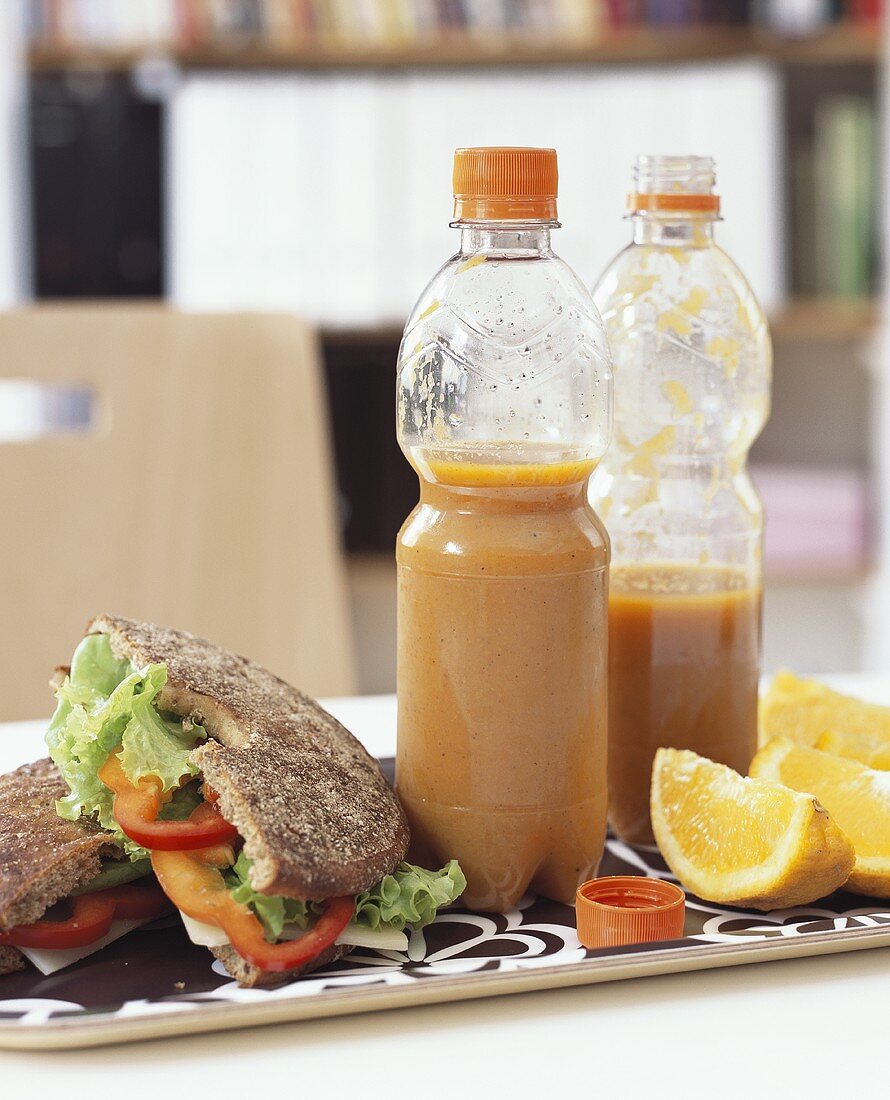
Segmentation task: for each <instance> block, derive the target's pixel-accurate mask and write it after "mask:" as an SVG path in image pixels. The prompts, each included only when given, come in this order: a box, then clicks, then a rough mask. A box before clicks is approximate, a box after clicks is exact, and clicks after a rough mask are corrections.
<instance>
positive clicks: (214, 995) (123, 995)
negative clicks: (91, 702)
mask: <svg viewBox="0 0 890 1100" xmlns="http://www.w3.org/2000/svg"><path fill="white" fill-rule="evenodd" d="M600 872H601V873H602V874H646V875H650V876H657V877H672V876H671V875H670V872H669V871H668V870H667V868H666V866H665V864H664V862H663V861H662V859H661V857H660V855H659V854H658V852H657V850H656V849H654V848H631V847H629V846H628V845H626V844H623V843H622V842H620V841H618V840H615V839H610V840H609V841H608V844H607V850H606V854H605V856H604V859H603V864H602V866H601V868H600ZM878 927H885V928H890V905H888V904H887V903H885V902H880V901H873V902H872V901H870V899H864V898H859V897H854V896H852V895H848V894H843V893H838V894H834V895H832V897H830V898H827V899H825V900H823V901H822V902H819V903H818V904H815V905H812V906H805V907H799V908H796V909H791V910H778V911H776V912H773V913H753V912H744V911H742V910H735V909H725V908H720V907H718V906H714V905H711V904H709V903H707V902H703V901H700V900H699V899H697V898H694V897H690V898H689V899H688V905H687V919H686V934H685V936H684V937H683V938H682V939H680V940H675V941H672V942H670V943H654V944H639V945H635V946H631V947H620V948H608V949H604V950H596V951H588V950H585V949H584V948H583V947H582V946H581V945H580V943H579V942H578V937H577V935H576V933H575V925H574V911H573V910H572V909H571V908H569V907H567V906H564V905H560V904H558V903H555V902H551V901H548V900H546V899H543V898H533V897H527V898H524V899H523V900H522V902H521V903H520V904H519V906H518V907H517V908H516V909H514V910H512V911H511V912H509V913H505V914H482V913H471V912H468V911H466V910H461V909H454V910H451V911H448V912H445V913H443V914H441V915H440V916H439V918H438V920H436V922H435V923H434V924H432V925H430V926H429V927H428V928H426V929H424V930H423V931H422V932H417V933H415V934H414V935H413V936H412V937H411V940H410V943H409V947H408V950H407V951H406V952H398V951H386V952H376V951H371V950H367V949H358V950H356V951H355V952H354V953H353V954H351V955H349V956H348V957H347V958H346V959H343V960H341V961H340V962H339V963H336V964H335V965H333V966H331V967H328V968H326V969H325V970H323V971H320V972H318V973H316V974H309V975H306V976H305V977H304V978H300V979H298V980H297V981H295V982H292V983H290V984H289V985H284V986H281V987H279V988H278V989H272V990H264V989H241V988H240V987H239V986H238V985H237V984H236V983H235V982H233V981H232V980H231V978H230V977H229V976H228V975H227V974H226V973H225V971H224V970H223V968H222V966H221V964H220V963H218V962H216V963H215V962H213V960H212V958H211V956H210V954H209V953H208V952H207V951H205V950H204V949H203V948H198V947H194V946H193V945H192V944H191V943H189V941H188V939H187V938H186V936H185V934H184V932H183V930H182V929H181V928H180V927H178V926H169V927H166V928H163V927H162V928H155V929H151V930H144V931H139V932H137V933H134V934H131V935H129V936H126V937H124V938H123V939H122V940H119V941H117V942H116V943H115V944H112V945H110V946H109V947H108V948H106V949H105V950H103V951H101V952H98V953H97V954H96V955H93V956H90V957H89V958H87V959H84V960H83V961H82V962H80V963H77V964H75V966H73V967H70V968H68V969H67V970H65V971H60V972H58V973H57V974H55V975H52V976H51V977H48V978H44V977H42V976H41V975H39V974H38V973H37V972H36V971H34V970H33V969H31V968H29V969H28V970H26V971H24V972H22V973H19V974H12V975H8V976H6V977H3V978H0V1025H3V1026H10V1025H13V1026H14V1025H21V1026H22V1027H27V1028H34V1027H40V1026H42V1025H45V1024H51V1023H53V1022H59V1021H61V1020H63V1019H68V1020H70V1019H71V1017H72V1016H77V1017H79V1018H81V1019H84V1020H87V1019H88V1020H90V1021H95V1020H96V1019H97V1017H101V1018H102V1019H103V1020H109V1019H132V1018H133V1017H140V1018H144V1017H153V1016H157V1015H170V1014H183V1013H194V1012H201V1011H206V1009H207V1008H208V1006H211V1005H218V1004H227V1003H228V1004H251V1003H262V1002H269V1001H273V1000H279V1001H280V1000H284V1001H287V1000H300V1001H305V999H306V998H315V997H319V998H323V997H325V996H326V995H328V994H330V993H333V992H342V991H343V990H346V989H357V988H364V989H369V990H370V989H373V988H375V987H376V988H382V989H386V990H391V989H393V988H394V987H399V986H406V985H413V984H416V983H419V982H422V983H427V982H435V981H437V980H440V979H447V978H455V977H467V978H470V979H472V980H473V981H477V982H479V983H484V982H485V981H486V980H487V978H488V977H489V976H490V975H492V974H507V973H515V972H518V971H523V970H526V971H528V970H532V969H535V968H542V967H548V968H563V967H574V966H577V965H578V964H581V963H583V964H586V965H587V966H588V967H589V966H595V965H596V963H597V961H601V962H605V961H606V960H609V959H613V958H615V956H621V957H625V958H626V957H628V956H634V955H637V956H639V955H641V954H645V955H647V956H651V954H652V953H659V952H665V951H673V952H677V951H681V952H683V953H684V954H686V953H687V952H688V953H689V954H690V956H694V955H695V954H696V952H700V951H701V950H702V949H703V948H708V949H710V948H712V947H713V945H723V946H724V947H726V948H727V949H728V950H732V949H733V947H741V946H742V945H745V944H750V943H768V942H770V941H787V940H788V939H792V938H798V939H799V938H801V937H806V936H807V935H810V934H812V933H826V932H828V933H836V934H842V935H845V936H846V935H849V936H855V935H856V934H857V933H862V932H863V931H866V930H869V929H874V928H878ZM483 992H484V991H483V990H482V988H481V986H480V995H481V994H482V993H483Z"/></svg>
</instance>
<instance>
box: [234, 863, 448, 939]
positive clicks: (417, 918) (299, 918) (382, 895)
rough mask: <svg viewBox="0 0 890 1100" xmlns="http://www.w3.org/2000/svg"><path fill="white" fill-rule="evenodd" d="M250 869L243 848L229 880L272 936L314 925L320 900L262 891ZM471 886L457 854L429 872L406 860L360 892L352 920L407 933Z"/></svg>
mask: <svg viewBox="0 0 890 1100" xmlns="http://www.w3.org/2000/svg"><path fill="white" fill-rule="evenodd" d="M250 868H251V860H249V859H248V858H247V856H246V855H245V854H244V853H243V852H242V853H241V854H240V855H239V856H238V859H237V860H236V861H235V865H234V866H233V867H232V868H231V869H230V870H229V871H228V872H227V873H226V884H227V885H228V887H229V889H230V890H231V891H232V897H233V898H234V900H235V901H239V902H242V903H243V904H244V905H249V906H250V907H251V909H252V910H253V911H254V913H256V915H257V917H259V919H260V921H261V922H262V925H263V928H264V929H265V931H266V938H267V939H268V940H270V941H271V942H273V943H274V941H275V940H277V939H280V937H281V932H282V929H283V928H284V926H285V925H286V924H295V925H296V926H297V927H298V928H306V927H308V925H309V920H310V917H312V916H313V915H314V914H315V913H317V912H319V911H320V910H319V908H318V907H317V906H316V905H315V903H314V902H311V901H310V902H304V901H294V900H293V899H292V898H283V897H275V896H272V897H270V896H269V895H267V894H260V893H257V891H256V890H254V888H253V887H252V886H251V885H250ZM466 885H467V880H466V879H465V878H464V874H463V871H461V869H460V865H459V864H458V862H457V860H456V859H452V860H451V861H450V863H447V864H446V865H445V866H444V867H443V868H442V870H441V871H426V870H424V868H423V867H416V866H414V864H413V863H400V864H399V866H398V867H397V868H396V869H395V871H393V873H392V874H391V875H386V876H385V877H384V878H383V879H381V881H380V882H378V883H377V885H376V886H375V887H374V888H373V889H371V890H367V891H366V892H365V893H364V894H359V896H358V897H357V898H356V900H355V914H354V915H353V918H352V919H353V921H355V922H356V923H357V924H361V925H363V926H364V927H365V928H371V929H377V928H380V927H381V926H386V927H388V928H394V929H395V930H396V931H398V932H401V931H403V930H404V929H405V928H406V927H409V926H410V927H411V928H423V927H424V926H425V925H427V924H430V923H431V922H432V921H433V920H434V919H435V917H436V913H437V911H438V910H439V909H440V908H441V907H442V906H443V905H449V904H450V903H451V902H452V901H454V900H455V899H456V898H458V897H460V895H461V894H462V893H463V891H464V889H465V888H466Z"/></svg>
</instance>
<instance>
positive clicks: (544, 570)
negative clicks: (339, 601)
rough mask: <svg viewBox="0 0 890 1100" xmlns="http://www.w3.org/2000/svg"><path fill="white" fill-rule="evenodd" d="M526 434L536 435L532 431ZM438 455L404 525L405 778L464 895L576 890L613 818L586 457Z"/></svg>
mask: <svg viewBox="0 0 890 1100" xmlns="http://www.w3.org/2000/svg"><path fill="white" fill-rule="evenodd" d="M529 449H530V450H531V449H533V448H529ZM539 450H540V451H541V453H540V455H539V458H540V461H539V462H535V461H533V462H529V463H523V464H521V465H516V464H513V463H510V462H504V461H497V459H495V460H494V461H487V462H486V461H467V460H455V461H450V460H448V459H447V458H444V457H443V458H440V459H439V460H438V461H435V460H432V459H428V460H427V462H426V468H427V470H428V471H429V472H430V473H431V474H432V475H433V478H434V479H435V480H432V479H430V480H426V479H424V478H422V480H421V502H420V505H419V506H418V507H417V508H416V509H415V510H414V512H413V513H412V514H411V516H409V517H408V520H407V521H406V523H405V525H404V527H403V528H402V531H401V533H400V536H399V543H398V549H397V558H398V563H399V652H398V681H399V737H398V759H397V764H396V782H397V788H398V792H399V797H400V798H401V800H402V803H403V805H404V807H405V810H406V812H407V814H408V819H409V821H410V824H411V831H412V842H413V843H412V852H413V854H414V858H416V859H417V860H418V861H419V862H425V863H426V865H428V866H440V864H441V863H443V862H444V861H445V860H447V859H451V858H457V859H458V860H459V861H460V864H461V867H462V868H463V870H464V873H465V874H466V876H467V883H468V885H467V890H466V892H465V895H464V898H463V901H464V904H466V905H468V906H470V907H471V908H477V909H487V910H493V911H503V910H505V909H509V908H510V907H511V906H513V905H515V904H516V902H517V900H518V899H519V898H520V897H521V896H522V894H523V893H524V892H525V891H526V890H528V889H532V890H534V891H536V892H539V893H543V894H545V895H547V896H548V897H552V898H556V899H558V900H560V901H564V902H571V901H572V900H573V898H574V893H575V887H576V886H577V884H578V883H579V881H583V880H584V879H585V878H589V877H591V875H592V874H593V873H594V872H595V870H596V866H597V863H598V862H599V859H600V856H601V854H602V849H603V843H604V840H605V829H606V789H605V781H604V780H605V755H606V724H607V722H606V639H607V629H608V628H607V609H606V598H607V561H608V544H607V540H606V537H605V534H604V533H603V530H602V527H601V525H600V524H599V521H598V519H597V518H596V516H595V514H594V513H593V511H592V510H591V509H590V507H589V505H588V504H587V498H586V483H587V478H588V477H589V475H590V471H591V470H592V468H593V465H594V464H593V462H590V461H584V460H581V461H572V460H568V461H565V460H563V461H556V460H553V458H552V456H550V455H549V454H548V453H547V451H546V449H544V448H539Z"/></svg>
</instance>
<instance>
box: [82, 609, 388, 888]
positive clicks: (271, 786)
mask: <svg viewBox="0 0 890 1100" xmlns="http://www.w3.org/2000/svg"><path fill="white" fill-rule="evenodd" d="M87 629H88V631H89V632H90V633H104V634H107V635H108V636H109V639H110V641H111V648H112V651H113V653H114V654H115V656H116V657H118V658H122V657H127V658H129V659H130V660H131V661H132V662H133V663H134V664H135V665H137V666H143V665H145V664H149V663H159V662H163V663H164V664H166V666H167V683H166V685H165V686H164V688H163V689H162V691H161V693H160V695H159V698H158V703H159V705H160V706H161V708H163V709H166V710H168V711H170V712H171V713H173V714H176V715H179V716H180V717H190V718H193V719H194V720H195V721H196V722H199V723H200V724H201V725H203V726H204V728H205V729H206V730H207V732H208V734H209V735H210V737H209V738H208V740H207V741H206V742H205V743H203V744H201V745H199V746H198V748H197V749H196V750H195V753H194V759H195V761H196V762H197V764H198V765H199V767H200V768H201V769H202V771H203V774H204V777H205V779H206V780H207V781H208V782H209V783H210V785H211V786H212V787H213V789H214V790H215V791H216V792H217V793H218V794H219V806H220V809H221V810H222V813H223V816H224V817H225V818H226V820H228V821H230V822H232V824H233V825H235V827H236V828H237V829H238V831H239V833H240V834H241V835H242V836H243V837H244V850H245V853H246V855H247V856H248V857H249V858H250V859H251V860H253V868H252V871H251V882H252V885H253V886H254V888H255V889H257V890H259V891H261V892H263V893H267V894H284V895H286V896H288V897H293V898H298V899H301V900H307V899H318V900H321V899H324V898H330V897H338V896H341V895H345V894H357V893H360V892H361V891H362V890H366V889H368V888H369V887H370V886H372V885H373V884H374V883H376V882H377V881H379V879H380V878H382V877H383V875H385V874H387V873H388V872H390V871H391V870H392V869H393V868H394V867H395V866H396V865H397V864H398V863H399V861H400V860H402V859H403V858H404V856H405V852H406V851H407V847H408V839H409V834H408V824H407V821H406V820H405V815H404V812H403V810H402V807H401V805H400V803H399V801H398V799H397V798H396V796H395V792H394V791H393V790H392V788H391V787H390V785H389V784H388V783H387V781H386V779H385V778H384V776H383V774H382V772H381V771H380V767H379V766H378V764H377V762H376V760H374V759H373V758H372V757H371V756H370V755H369V754H368V753H367V752H366V751H365V749H364V748H363V747H362V746H361V745H360V744H359V742H358V741H357V740H356V739H355V738H354V737H353V736H352V734H351V733H349V731H348V730H346V729H345V728H344V727H343V726H342V725H341V724H340V723H339V722H338V721H337V720H336V719H335V718H334V717H332V716H331V715H330V714H328V713H327V711H325V710H324V709H322V707H320V706H319V705H318V703H316V702H315V701H314V700H312V699H310V698H309V697H308V696H306V695H304V694H303V693H302V692H300V691H297V689H296V688H294V687H291V685H290V684H287V683H285V682H284V681H283V680H280V679H279V678H278V677H277V676H274V675H272V673H270V672H268V671H267V670H266V669H264V668H261V667H260V666H259V665H256V664H254V663H253V662H252V661H249V660H247V658H245V657H239V656H237V655H236V654H234V653H230V652H229V651H228V650H225V649H221V648H220V647H219V646H216V645H213V644H212V643H210V642H207V641H205V640H204V639H202V638H197V637H195V636H194V635H192V634H187V633H184V632H181V631H177V630H170V629H167V628H164V627H159V626H154V625H152V624H150V623H140V622H134V621H132V620H129V619H119V618H114V617H112V616H109V615H101V616H99V617H98V618H96V619H94V620H93V621H92V622H91V623H90V624H89V626H88V628H87Z"/></svg>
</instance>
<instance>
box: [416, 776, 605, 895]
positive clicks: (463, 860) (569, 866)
mask: <svg viewBox="0 0 890 1100" xmlns="http://www.w3.org/2000/svg"><path fill="white" fill-rule="evenodd" d="M399 797H400V799H401V801H402V805H403V806H404V807H405V812H406V814H407V815H408V822H409V824H410V826H411V836H412V843H411V858H412V859H414V860H416V861H417V862H418V863H421V864H423V865H425V866H440V865H441V864H442V863H444V862H446V861H447V860H449V859H457V860H458V861H459V863H460V865H461V868H462V870H463V872H464V874H465V875H466V878H467V888H466V890H465V891H464V893H463V895H462V897H461V899H460V904H461V905H463V906H465V907H466V908H467V909H473V910H475V911H478V912H483V913H503V912H506V911H507V910H510V909H513V908H515V906H516V904H517V903H518V902H519V900H520V899H521V898H522V897H523V895H525V894H527V893H535V894H541V895H543V896H544V897H547V898H551V899H552V900H554V901H558V902H562V903H563V904H564V905H573V904H574V901H575V890H576V888H577V887H578V885H579V884H580V883H581V882H584V881H586V880H587V879H589V878H592V877H593V876H594V875H595V874H596V869H597V867H598V865H599V862H600V859H601V858H602V854H603V848H604V846H605V839H606V827H605V813H604V809H605V807H604V800H602V801H601V800H599V799H590V800H588V801H586V802H581V803H576V804H574V805H571V806H567V807H561V808H558V809H555V810H554V809H546V810H542V809H530V810H516V809H509V808H491V807H483V808H478V809H470V808H467V807H455V806H443V805H441V804H437V803H432V802H430V801H428V800H425V799H412V798H411V797H406V796H405V794H404V793H403V792H402V791H401V790H400V791H399Z"/></svg>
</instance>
